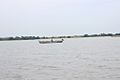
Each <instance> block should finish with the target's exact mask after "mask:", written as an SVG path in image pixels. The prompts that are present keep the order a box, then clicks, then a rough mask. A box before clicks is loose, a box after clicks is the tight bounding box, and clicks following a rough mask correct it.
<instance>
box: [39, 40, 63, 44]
mask: <svg viewBox="0 0 120 80" xmlns="http://www.w3.org/2000/svg"><path fill="white" fill-rule="evenodd" d="M63 41H64V40H63V39H61V40H53V39H51V40H50V41H39V43H40V44H47V43H62V42H63Z"/></svg>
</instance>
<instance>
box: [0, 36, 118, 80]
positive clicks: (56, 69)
mask: <svg viewBox="0 0 120 80" xmlns="http://www.w3.org/2000/svg"><path fill="white" fill-rule="evenodd" d="M0 80H120V38H111V37H106V38H105V37H104V38H77V39H65V41H64V42H63V43H62V44H39V43H38V40H33V41H30V40H29V41H2V42H0Z"/></svg>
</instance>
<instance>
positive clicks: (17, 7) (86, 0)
mask: <svg viewBox="0 0 120 80" xmlns="http://www.w3.org/2000/svg"><path fill="white" fill-rule="evenodd" d="M102 32H105V33H109V32H113V33H115V32H120V0H0V36H21V35H39V36H56V35H77V34H85V33H88V34H92V33H102Z"/></svg>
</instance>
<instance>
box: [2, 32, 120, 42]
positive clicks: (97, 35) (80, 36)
mask: <svg viewBox="0 0 120 80" xmlns="http://www.w3.org/2000/svg"><path fill="white" fill-rule="evenodd" d="M107 36H111V37H116V36H119V37H120V33H115V34H112V33H107V34H105V33H101V34H91V35H89V34H84V35H73V36H53V37H45V36H44V37H40V36H16V37H4V38H3V37H1V38H0V41H5V40H35V39H51V38H56V39H57V38H84V37H107Z"/></svg>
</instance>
